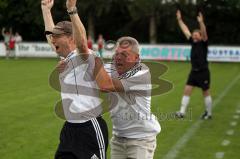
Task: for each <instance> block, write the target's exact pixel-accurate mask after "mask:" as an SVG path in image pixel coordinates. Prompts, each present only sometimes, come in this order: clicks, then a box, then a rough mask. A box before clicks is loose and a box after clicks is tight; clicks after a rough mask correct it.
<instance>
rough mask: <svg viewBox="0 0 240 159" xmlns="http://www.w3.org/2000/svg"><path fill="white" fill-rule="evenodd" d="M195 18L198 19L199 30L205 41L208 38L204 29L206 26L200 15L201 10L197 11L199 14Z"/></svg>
mask: <svg viewBox="0 0 240 159" xmlns="http://www.w3.org/2000/svg"><path fill="white" fill-rule="evenodd" d="M197 20H198V23H199V26H200V30H201V33H202V38H203V41H207V40H208V35H207V29H206V26H205V23H204V20H203V15H202V13H201V12H199V14H198V16H197Z"/></svg>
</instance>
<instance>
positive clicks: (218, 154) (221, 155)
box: [215, 152, 224, 159]
mask: <svg viewBox="0 0 240 159" xmlns="http://www.w3.org/2000/svg"><path fill="white" fill-rule="evenodd" d="M215 157H216V158H217V159H221V158H223V157H224V152H217V153H216V154H215Z"/></svg>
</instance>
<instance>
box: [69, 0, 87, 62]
mask: <svg viewBox="0 0 240 159" xmlns="http://www.w3.org/2000/svg"><path fill="white" fill-rule="evenodd" d="M76 3H77V0H67V1H66V6H67V11H68V14H69V16H70V19H71V21H72V25H73V26H72V27H73V36H74V39H75V42H76V45H77V48H78V51H79V53H80V56H81V57H82V58H83V59H84V60H87V59H88V56H89V51H88V46H87V35H86V30H85V28H84V25H83V23H82V22H81V20H80V17H79V16H78V13H77V7H76Z"/></svg>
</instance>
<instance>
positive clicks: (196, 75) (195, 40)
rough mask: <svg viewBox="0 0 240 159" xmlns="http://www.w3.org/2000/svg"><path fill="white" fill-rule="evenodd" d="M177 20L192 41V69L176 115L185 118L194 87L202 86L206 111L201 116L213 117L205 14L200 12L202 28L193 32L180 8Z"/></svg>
mask: <svg viewBox="0 0 240 159" xmlns="http://www.w3.org/2000/svg"><path fill="white" fill-rule="evenodd" d="M176 16H177V21H178V24H179V27H180V28H181V30H182V32H183V33H184V35H185V36H186V38H187V39H188V40H189V42H190V43H191V47H192V48H191V56H190V57H191V65H192V67H191V71H190V73H189V76H188V80H187V83H186V86H185V89H184V95H183V97H182V101H181V108H180V111H179V112H177V113H176V116H177V117H179V118H183V117H184V115H185V113H186V109H187V106H188V104H189V101H190V96H191V94H192V90H193V88H194V87H200V88H201V89H202V93H203V96H204V102H205V106H206V111H205V112H204V113H203V115H202V116H201V118H202V119H211V118H212V98H211V95H210V91H209V88H210V72H209V69H208V61H207V53H208V35H207V31H206V26H205V24H204V19H203V15H202V13H201V12H199V14H198V16H197V21H198V23H199V26H200V29H196V30H194V31H193V32H192V33H191V32H190V31H189V29H188V27H187V25H186V24H185V23H184V22H183V20H182V16H181V12H180V11H179V10H178V11H177V13H176Z"/></svg>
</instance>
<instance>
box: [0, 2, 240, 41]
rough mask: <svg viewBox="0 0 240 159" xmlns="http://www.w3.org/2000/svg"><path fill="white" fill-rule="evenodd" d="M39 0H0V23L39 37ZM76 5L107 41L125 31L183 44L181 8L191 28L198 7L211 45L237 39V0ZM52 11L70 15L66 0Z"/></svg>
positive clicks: (239, 9)
mask: <svg viewBox="0 0 240 159" xmlns="http://www.w3.org/2000/svg"><path fill="white" fill-rule="evenodd" d="M40 3H41V0H1V1H0V11H1V12H0V28H2V27H5V28H10V27H12V29H13V31H17V32H19V33H21V35H22V36H23V39H24V40H25V41H44V40H45V36H44V26H43V19H42V14H41V8H40ZM77 7H78V13H79V15H80V17H81V19H82V21H83V23H84V25H85V27H86V30H87V33H88V34H89V35H91V36H92V37H93V38H94V39H96V37H97V35H98V34H103V36H104V38H105V39H106V40H116V39H117V38H119V37H120V36H124V35H129V36H133V37H135V38H136V39H138V40H139V41H140V42H141V43H153V44H154V43H185V42H186V40H185V37H184V36H183V35H182V33H181V31H180V29H179V28H178V25H177V21H176V10H177V9H180V10H181V11H182V14H183V18H184V21H185V22H186V23H187V25H188V26H189V27H190V29H191V30H193V29H195V28H198V23H197V21H196V16H197V14H198V12H199V11H201V12H202V13H203V15H204V17H205V23H206V26H207V30H208V34H209V42H210V43H211V44H216V45H218V44H219V45H221V44H228V45H239V44H240V27H239V26H240V1H239V0H78V5H77ZM52 14H53V18H54V21H55V23H56V22H58V21H61V20H68V19H69V16H68V15H67V12H66V7H65V0H55V4H54V7H53V9H52ZM1 39H2V37H1Z"/></svg>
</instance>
